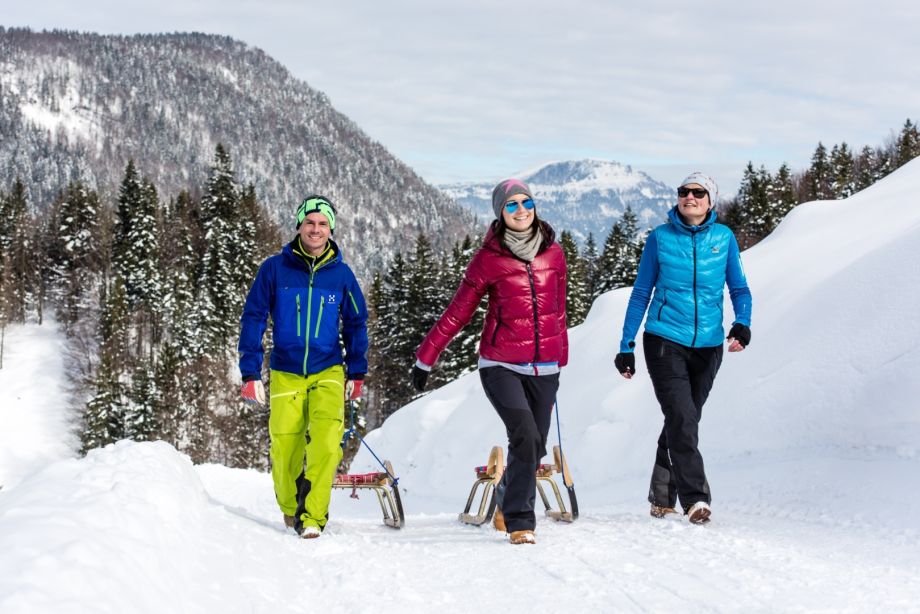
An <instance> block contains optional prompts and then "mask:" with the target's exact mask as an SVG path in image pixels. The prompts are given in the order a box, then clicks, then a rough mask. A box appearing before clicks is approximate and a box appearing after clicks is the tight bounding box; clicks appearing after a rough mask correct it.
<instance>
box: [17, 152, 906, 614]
mask: <svg viewBox="0 0 920 614" xmlns="http://www.w3.org/2000/svg"><path fill="white" fill-rule="evenodd" d="M918 190H920V160H918V161H915V162H913V163H911V164H908V165H906V166H904V167H902V168H901V169H900V170H898V171H897V172H895V173H893V174H892V175H890V176H889V177H887V178H886V179H884V180H883V181H881V182H880V183H878V184H876V185H874V186H872V187H871V188H869V189H867V190H866V191H864V192H861V193H859V194H857V195H855V196H853V197H851V198H849V199H847V200H846V201H839V202H815V203H809V204H806V205H802V206H801V207H799V208H797V209H796V210H795V211H793V213H792V214H791V215H790V216H789V217H788V218H787V219H786V220H785V221H784V222H783V223H782V224H781V225H780V227H779V228H778V229H777V231H776V232H775V233H774V234H773V235H772V236H771V237H769V238H768V239H767V240H766V241H763V242H762V243H760V244H758V245H757V246H756V247H755V248H753V249H751V250H749V251H747V252H745V253H744V256H743V257H744V261H745V267H746V270H747V274H748V279H749V282H750V284H751V289H752V292H753V295H754V319H753V327H752V330H753V335H754V336H753V341H752V344H751V346H750V347H749V348H748V349H747V350H746V351H745V352H742V353H740V354H726V357H725V360H724V362H723V367H722V371H721V373H720V374H719V377H718V379H717V381H716V385H715V388H714V391H713V394H712V396H711V398H710V400H709V402H708V403H707V405H706V408H705V410H704V416H703V421H702V425H701V449H702V452H703V455H704V457H705V459H706V462H707V469H708V473H709V478H710V482H711V485H712V489H713V522H712V523H711V524H710V525H708V526H705V527H696V526H692V525H690V524H688V523H687V522H686V521H685V520H683V519H668V520H655V519H652V518H650V517H649V516H648V504H647V503H646V501H645V494H646V490H647V480H648V473H649V471H650V469H651V466H652V461H653V454H654V449H655V439H656V437H657V434H658V430H659V428H660V421H661V418H660V413H659V410H658V407H657V405H656V404H655V401H654V396H653V394H652V390H651V386H650V384H649V381H648V377H647V376H646V375H645V374H644V369H643V366H642V361H641V359H640V361H639V376H638V377H637V378H634V379H633V380H632V381H626V380H623V379H622V378H620V377H619V376H618V375H617V374H616V373H615V372H614V370H613V365H612V359H613V355H614V352H615V351H616V349H615V348H616V346H617V341H618V339H619V329H620V326H621V323H622V319H623V314H624V311H625V307H626V302H627V298H628V290H619V291H615V292H612V293H609V294H606V295H604V296H602V297H601V298H600V299H599V300H598V301H597V302H596V304H595V305H594V307H593V309H592V311H591V313H590V315H589V317H588V319H587V321H586V322H585V323H584V324H583V325H582V326H580V327H578V328H576V329H574V330H573V331H571V363H570V365H569V366H568V367H567V368H566V369H565V370H564V371H563V375H562V385H561V389H560V394H559V409H560V414H561V417H562V433H563V443H564V446H565V450H566V452H567V454H568V456H569V460H570V463H571V466H572V469H573V473H574V478H575V485H576V490H577V492H578V494H579V500H580V503H581V511H582V517H581V518H579V519H578V520H577V521H576V522H575V523H573V524H571V525H563V524H556V523H554V522H552V521H548V520H544V519H540V520H538V526H537V538H538V544H537V545H536V546H532V547H531V546H528V547H512V546H510V545H508V544H507V541H506V540H505V539H504V538H503V537H502V536H501V535H500V534H498V533H496V532H494V531H492V530H490V529H489V528H486V527H483V528H473V527H469V526H466V525H461V524H459V523H458V522H457V521H456V513H457V512H458V511H460V509H461V508H462V506H463V503H464V502H465V499H466V495H467V493H468V490H469V487H470V485H471V483H472V480H473V471H472V468H473V466H474V465H477V464H482V463H483V462H484V461H485V456H486V454H487V453H488V450H489V448H490V447H491V446H492V445H494V444H500V443H503V442H504V433H503V429H502V427H501V423H500V421H499V419H498V417H497V416H496V415H495V414H494V412H493V410H492V409H491V407H490V406H489V404H488V402H487V401H486V399H485V398H484V396H483V394H482V392H481V386H480V384H479V381H478V378H477V376H476V375H475V374H472V375H470V376H466V377H463V378H461V379H460V380H458V381H456V382H454V383H452V384H450V385H448V386H445V387H444V388H442V389H440V390H438V391H435V392H434V393H432V394H430V395H427V396H425V397H423V398H422V399H419V400H418V401H416V402H414V403H412V404H410V405H408V406H406V407H404V408H403V409H401V410H400V411H398V412H397V413H396V414H394V415H393V416H392V417H391V418H390V419H389V420H388V421H387V422H386V424H385V425H384V426H383V427H382V428H381V429H379V430H378V431H376V432H374V433H373V434H371V436H370V437H369V438H368V441H369V443H370V445H371V446H372V447H373V448H374V450H375V451H376V452H377V453H378V454H379V455H381V456H383V457H385V458H388V459H390V460H392V461H393V464H394V466H395V470H396V472H397V473H398V474H399V477H400V485H401V486H402V492H403V502H404V504H405V507H406V510H407V512H408V514H409V516H408V519H407V524H406V527H405V528H404V529H402V530H400V531H394V530H392V529H388V528H386V527H384V526H382V524H381V523H380V522H379V519H378V518H377V517H376V516H377V514H378V513H379V512H378V510H377V509H376V502H375V501H373V500H372V499H370V498H369V497H363V498H362V499H361V500H358V501H355V500H351V499H349V498H348V494H347V493H345V492H337V493H336V496H335V498H334V501H333V506H332V518H331V521H330V525H329V527H328V529H327V531H326V533H325V534H324V535H323V536H322V537H321V538H320V539H318V540H313V541H311V542H303V541H302V540H299V539H297V538H296V537H294V536H293V535H292V534H290V533H287V532H285V530H284V529H283V526H282V524H281V520H280V513H279V512H278V510H277V508H276V506H275V503H274V500H273V495H272V492H271V479H270V477H269V476H267V475H266V474H262V473H258V472H255V471H241V470H232V469H227V468H225V467H220V466H214V465H207V466H199V467H194V466H193V465H192V464H191V463H190V462H189V460H188V459H187V458H186V457H184V456H182V455H180V454H178V453H177V452H176V451H175V450H174V449H172V448H171V447H169V446H168V445H165V444H162V443H145V444H135V443H130V442H121V443H118V444H116V445H112V446H108V447H106V448H104V449H101V450H95V451H93V452H91V453H90V455H89V456H87V457H86V458H83V459H79V460H77V459H64V460H55V459H54V458H53V456H54V455H52V458H46V459H39V458H37V457H35V456H34V455H33V457H32V458H29V459H24V457H18V456H17V457H9V456H5V457H0V462H2V463H5V464H6V465H7V466H0V475H3V476H18V477H17V479H16V480H13V481H12V482H10V483H8V485H7V486H6V487H4V488H3V490H0V544H3V548H2V551H0V611H2V612H4V613H5V614H6V613H8V612H9V613H19V612H30V613H31V612H51V611H74V612H90V611H91V612H123V611H133V612H163V611H183V612H211V611H215V610H221V611H227V612H276V611H278V610H280V609H283V608H290V607H292V604H295V606H294V607H298V608H301V609H306V610H308V611H311V612H313V611H316V612H353V611H362V612H363V611H367V612H371V611H373V612H402V611H406V610H407V609H412V610H415V611H421V612H429V611H437V612H440V613H444V612H469V611H477V612H478V611H481V610H483V609H486V608H488V609H490V610H492V609H494V610H498V611H505V612H531V611H533V610H534V609H540V610H561V611H592V612H593V611H600V612H646V611H677V610H693V611H719V612H738V611H746V612H747V611H753V612H777V611H779V612H789V611H795V612H801V611H825V612H877V611H897V612H911V611H920V574H918V573H917V569H920V554H918V553H920V517H918V515H917V514H916V509H917V507H918V505H920V492H918V490H917V489H916V488H915V487H914V484H915V483H916V479H917V476H918V475H920V443H918V442H920V412H918V410H917V405H916V402H917V401H916V400H917V399H918V398H920V380H918V378H917V373H920V350H918V349H917V348H918V347H920V320H918V319H917V318H916V305H917V304H918V302H920V208H918V207H916V205H915V203H916V193H917V191H918ZM726 309H727V310H728V311H729V313H730V309H731V308H730V305H726ZM41 334H42V329H39V330H35V329H34V328H32V329H18V330H12V331H11V332H10V335H18V336H19V337H18V339H19V341H18V342H17V347H19V345H20V344H22V343H23V340H26V345H25V347H27V348H31V349H29V350H21V351H20V352H21V353H20V354H19V358H18V359H16V360H12V361H9V362H5V366H4V369H3V370H0V403H2V407H3V410H4V411H3V413H0V418H2V420H3V424H2V426H3V431H4V440H3V442H2V443H3V444H4V445H7V443H8V442H10V441H15V440H17V439H18V440H20V443H21V444H26V445H22V446H21V447H22V448H24V449H28V448H29V446H28V445H27V444H29V443H30V442H35V446H34V447H36V448H38V447H41V446H42V445H43V444H44V443H45V442H48V441H49V440H50V439H49V435H48V433H42V432H41V431H42V430H48V429H51V434H52V435H54V434H55V433H58V431H56V430H55V426H54V424H53V423H52V424H49V425H48V426H44V427H40V428H39V429H38V432H36V431H35V430H32V431H28V430H26V424H25V422H13V423H10V422H8V421H9V419H10V418H9V416H10V414H9V413H7V412H6V408H7V406H8V405H9V403H10V401H11V394H15V392H12V391H14V390H16V389H15V388H14V383H15V382H20V381H27V380H30V377H29V376H28V372H26V371H24V369H26V368H33V369H34V368H35V367H34V366H32V367H27V366H26V364H27V363H31V364H32V365H35V364H40V365H42V369H44V368H45V366H46V365H47V366H49V369H52V372H53V363H52V360H51V354H52V353H53V352H54V347H53V346H51V345H48V344H42V343H35V344H32V343H29V342H28V341H27V339H28V338H31V337H35V336H37V335H41ZM10 338H11V337H10V336H8V337H7V340H8V341H9V339H10ZM46 338H47V337H46ZM7 351H8V354H7V356H9V355H10V354H9V352H11V351H12V350H10V348H9V347H8V349H7ZM43 372H44V371H43ZM39 385H41V386H42V387H43V389H48V390H51V389H53V386H52V385H51V384H49V383H47V382H39ZM20 389H24V388H20ZM29 390H31V389H29ZM30 394H32V396H31V397H30V401H29V403H28V405H27V406H25V407H22V406H20V409H19V410H18V412H17V414H16V415H17V416H29V415H31V413H30V412H32V411H34V412H35V415H36V417H39V416H41V415H44V414H46V413H48V412H53V410H54V407H53V406H51V407H48V406H45V404H46V403H47V404H51V405H53V404H55V403H56V400H55V399H56V397H54V396H53V395H52V397H51V398H50V399H48V400H47V401H45V400H44V399H42V397H41V394H40V392H37V391H34V390H31V392H30ZM60 405H62V404H58V406H60ZM39 406H42V410H41V411H39V409H38V407H39ZM10 424H12V427H10V426H9V425H10ZM8 428H13V429H15V431H16V434H10V435H7V433H6V431H7V429H8ZM51 439H53V436H52V437H51ZM551 440H553V442H554V440H555V434H553V435H551ZM22 462H25V463H28V464H27V465H25V467H26V469H22V467H21V466H16V465H17V463H22ZM375 466H376V463H375V461H374V460H373V459H372V458H371V456H370V455H369V454H368V453H367V452H366V451H362V453H361V454H360V455H359V457H358V458H357V459H356V461H355V464H354V467H353V469H354V470H355V471H362V470H365V469H372V468H374V467H375Z"/></svg>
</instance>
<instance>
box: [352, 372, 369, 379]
mask: <svg viewBox="0 0 920 614" xmlns="http://www.w3.org/2000/svg"><path fill="white" fill-rule="evenodd" d="M365 375H367V373H349V374H348V379H349V380H358V379H364V376H365Z"/></svg>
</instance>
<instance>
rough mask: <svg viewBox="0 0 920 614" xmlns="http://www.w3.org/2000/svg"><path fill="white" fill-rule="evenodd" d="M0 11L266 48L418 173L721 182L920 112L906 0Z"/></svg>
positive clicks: (12, 18) (108, 1)
mask: <svg viewBox="0 0 920 614" xmlns="http://www.w3.org/2000/svg"><path fill="white" fill-rule="evenodd" d="M2 3H3V5H4V6H3V10H2V11H0V25H4V26H7V27H10V26H29V27H32V28H33V29H52V28H59V29H73V30H81V31H93V32H100V33H121V34H131V33H137V32H175V31H200V32H209V33H216V34H225V35H229V36H232V37H234V38H237V39H240V40H243V41H245V42H247V43H249V44H251V45H253V46H256V47H259V48H261V49H264V50H265V51H266V52H267V53H269V54H270V55H272V56H273V57H275V58H276V59H277V60H278V61H280V62H281V63H282V64H284V65H285V66H286V67H287V68H289V69H290V70H291V71H292V73H293V74H294V75H296V76H297V77H299V78H301V79H303V80H305V81H306V82H307V83H308V84H309V85H310V86H312V87H314V88H316V89H318V90H320V91H322V92H324V93H325V94H327V95H328V97H329V99H330V100H331V102H332V104H333V105H334V106H335V107H336V108H337V109H339V110H340V111H342V112H343V113H345V114H346V115H348V116H349V117H350V118H352V119H353V120H354V121H355V122H356V123H357V124H358V125H359V126H360V127H361V128H362V129H364V130H365V131H366V132H367V133H368V134H369V135H370V136H371V137H372V138H374V139H376V140H378V141H379V142H381V143H382V144H383V145H385V146H386V147H387V148H388V149H389V150H390V151H392V152H393V153H394V154H395V155H397V156H398V157H399V158H401V159H402V160H404V161H405V162H407V163H408V164H409V165H411V166H412V167H413V168H415V169H416V171H418V172H419V174H420V175H422V177H424V178H425V179H426V180H428V181H430V182H432V183H442V182H452V181H466V180H477V181H478V180H483V181H487V180H495V179H498V178H501V177H506V176H508V175H510V174H513V173H515V172H517V171H521V170H524V169H530V168H534V167H536V166H538V165H540V164H542V163H544V162H549V161H554V160H567V159H578V158H585V157H593V158H604V159H609V160H616V161H618V162H622V163H624V164H630V165H632V166H633V167H634V168H638V169H641V170H644V171H646V172H648V173H649V174H650V175H652V176H653V177H655V178H656V179H660V180H662V181H665V182H667V183H671V184H676V183H677V182H678V181H679V180H680V179H681V178H682V177H683V176H685V175H686V174H687V173H688V172H689V171H691V170H703V171H706V172H708V173H710V174H711V175H713V176H714V177H715V178H716V180H717V181H719V183H720V184H721V191H722V193H723V194H730V193H732V192H733V191H734V190H735V189H736V188H737V183H738V179H739V177H740V175H741V171H742V169H743V167H744V165H745V164H746V163H747V161H748V160H752V161H753V162H754V163H755V165H759V164H765V165H766V166H767V168H769V169H771V170H775V169H776V168H777V167H778V166H779V165H780V164H781V163H782V162H784V161H786V162H788V163H789V164H790V165H791V166H792V167H793V169H795V170H798V169H800V168H802V167H804V166H805V165H807V163H808V160H809V158H810V156H811V153H812V152H813V150H814V147H815V145H816V144H817V142H818V141H819V140H821V141H824V142H825V143H826V144H832V143H839V142H842V141H846V142H847V143H848V144H850V145H851V146H852V147H853V148H855V149H858V148H861V147H862V146H863V145H866V144H868V145H878V144H881V143H882V142H883V141H884V140H885V139H886V138H887V137H888V136H889V135H890V134H891V131H892V130H893V129H897V128H900V126H901V125H902V124H903V122H904V120H905V119H907V118H908V117H910V118H911V119H913V120H914V121H916V120H918V119H920V61H918V58H920V36H918V35H917V32H918V31H920V8H918V5H917V4H916V3H914V2H908V1H906V0H902V1H891V0H879V1H875V2H853V1H848V0H842V1H838V2H835V3H826V2H802V1H801V0H798V1H795V2H793V1H791V0H776V1H774V2H770V3H760V2H758V3H748V2H737V1H735V2H698V3H695V4H690V3H685V2H679V1H677V0H664V1H652V2H648V3H637V2H629V3H626V2H620V1H611V0H607V1H603V0H590V1H577V0H576V1H573V2H565V3H563V2H558V1H552V2H547V1H544V0H529V1H526V2H524V1H521V0H510V1H507V0H506V1H502V2H494V1H487V0H467V1H464V2H435V1H434V0H428V1H427V2H426V1H418V0H389V1H387V2H379V1H377V2H370V1H364V0H355V1H348V2H333V1H330V0H326V1H325V2H322V3H320V2H310V1H306V2H297V1H293V0H284V1H276V0H263V1H261V2H256V1H254V0H222V1H218V0H203V1H198V2H194V3H192V2H187V1H186V0H161V1H159V2H149V1H148V2H134V1H132V0H127V1H125V0H121V1H115V0H82V1H80V2H70V1H66V0H50V1H34V2H13V1H12V0H2Z"/></svg>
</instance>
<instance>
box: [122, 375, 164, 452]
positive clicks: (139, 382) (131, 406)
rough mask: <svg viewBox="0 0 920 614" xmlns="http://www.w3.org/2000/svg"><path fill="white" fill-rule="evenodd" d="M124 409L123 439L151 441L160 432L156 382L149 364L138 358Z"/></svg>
mask: <svg viewBox="0 0 920 614" xmlns="http://www.w3.org/2000/svg"><path fill="white" fill-rule="evenodd" d="M127 396H128V399H127V401H128V402H127V405H126V407H125V409H124V421H125V437H127V438H128V439H131V440H133V441H152V440H154V439H156V438H157V435H158V434H159V432H160V426H159V424H158V422H159V420H158V416H157V415H156V410H157V407H158V403H157V396H158V392H157V389H156V380H155V378H154V373H153V369H152V368H151V366H150V363H149V362H148V361H147V360H146V359H144V358H140V359H139V360H138V362H137V366H136V367H135V368H134V371H133V372H132V373H131V388H130V390H129V391H128V395H127Z"/></svg>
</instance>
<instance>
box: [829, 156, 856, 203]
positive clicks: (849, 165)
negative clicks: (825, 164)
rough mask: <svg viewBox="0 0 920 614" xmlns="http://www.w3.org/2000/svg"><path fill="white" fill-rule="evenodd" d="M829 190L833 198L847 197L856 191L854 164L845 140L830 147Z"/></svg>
mask: <svg viewBox="0 0 920 614" xmlns="http://www.w3.org/2000/svg"><path fill="white" fill-rule="evenodd" d="M830 165H831V178H832V179H831V191H832V193H833V194H834V198H849V197H850V196H852V195H853V194H855V193H856V164H855V161H854V160H853V152H852V151H850V148H849V146H848V145H847V144H846V142H844V143H841V144H840V145H834V146H833V147H832V148H831V158H830Z"/></svg>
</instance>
